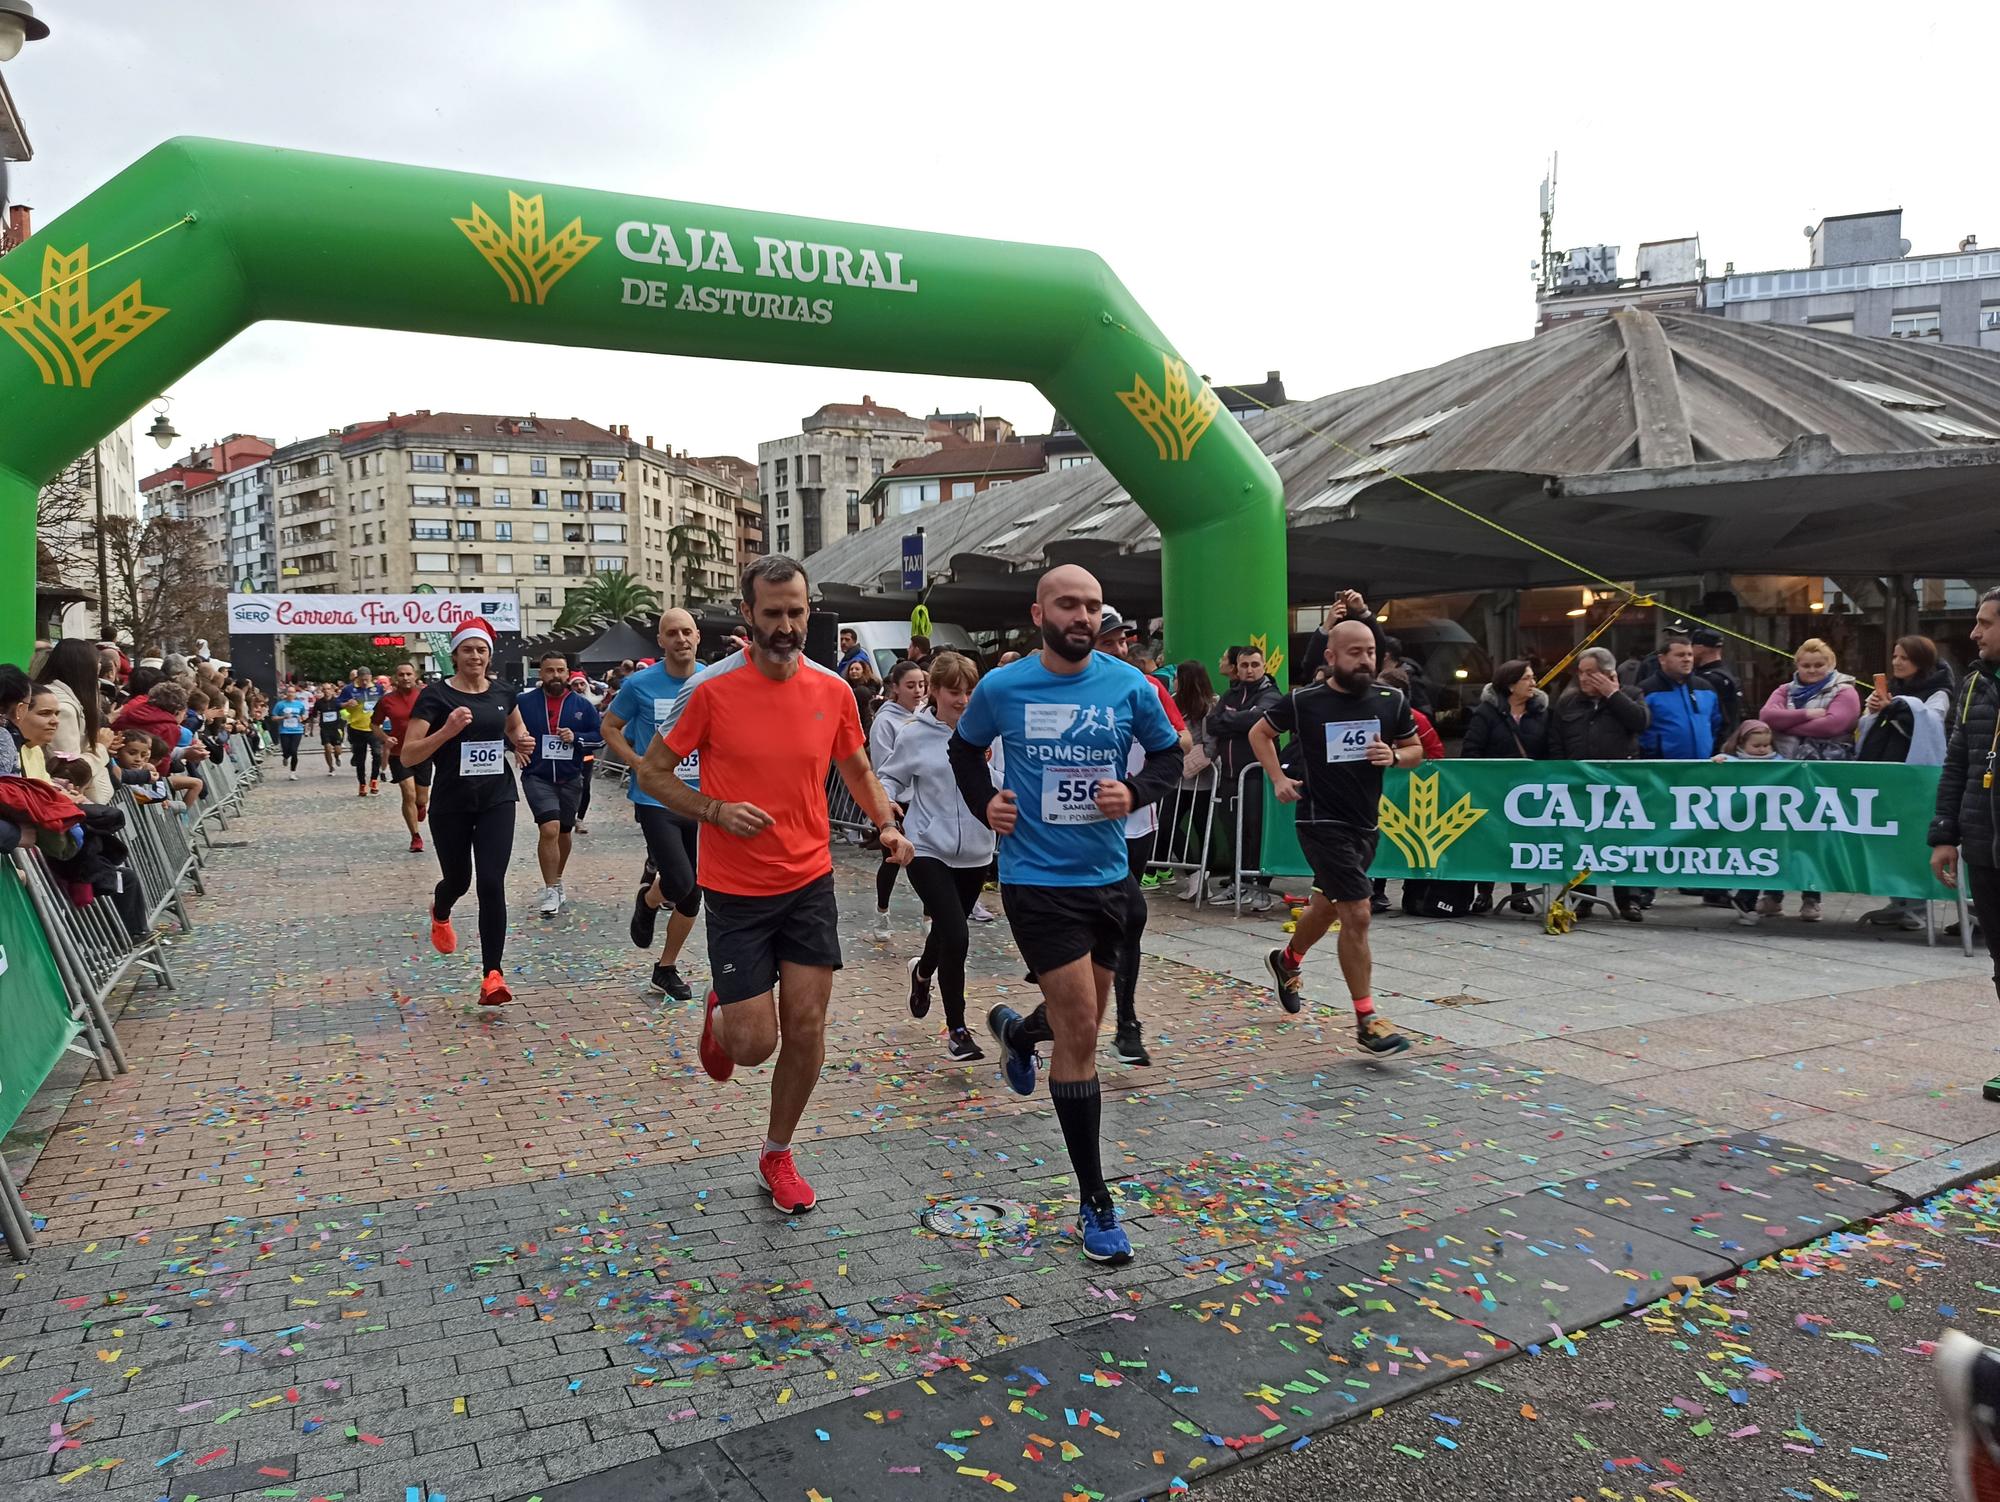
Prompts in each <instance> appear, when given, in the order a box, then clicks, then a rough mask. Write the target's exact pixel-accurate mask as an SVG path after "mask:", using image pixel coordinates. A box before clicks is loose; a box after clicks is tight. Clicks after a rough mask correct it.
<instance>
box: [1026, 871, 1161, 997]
mask: <svg viewBox="0 0 2000 1502" xmlns="http://www.w3.org/2000/svg"><path fill="white" fill-rule="evenodd" d="M1000 896H1001V900H1003V901H1004V902H1005V903H1006V904H1007V926H1008V927H1009V928H1011V929H1013V930H1014V943H1015V945H1016V946H1017V947H1018V948H1019V949H1020V951H1021V958H1022V959H1023V960H1024V961H1026V962H1027V966H1028V968H1029V969H1030V970H1032V971H1034V972H1035V974H1037V975H1046V974H1048V972H1049V971H1051V970H1059V969H1061V968H1062V967H1063V966H1064V965H1067V964H1069V963H1070V962H1071V961H1073V960H1080V959H1082V958H1083V957H1084V956H1085V955H1089V956H1090V959H1091V962H1092V963H1093V964H1095V965H1099V966H1101V967H1102V968H1104V969H1106V970H1115V969H1117V968H1118V955H1119V952H1120V951H1121V950H1122V949H1123V948H1124V947H1125V930H1126V924H1127V922H1128V920H1129V918H1130V909H1129V907H1128V906H1127V904H1129V903H1130V902H1131V900H1132V898H1131V880H1130V878H1129V877H1128V878H1126V879H1125V880H1122V881H1114V882H1112V883H1111V884H1110V885H1109V886H1104V887H1026V886H1015V885H1002V887H1001V888H1000Z"/></svg>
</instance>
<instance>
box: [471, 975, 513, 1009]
mask: <svg viewBox="0 0 2000 1502" xmlns="http://www.w3.org/2000/svg"><path fill="white" fill-rule="evenodd" d="M513 999H514V993H513V992H512V991H509V990H508V989H507V982H506V981H504V980H502V979H501V978H500V972H499V971H498V970H489V971H487V972H486V979H485V980H483V981H481V982H480V983H479V1004H480V1005H481V1006H483V1007H504V1006H505V1005H507V1003H508V1002H510V1001H512V1000H513Z"/></svg>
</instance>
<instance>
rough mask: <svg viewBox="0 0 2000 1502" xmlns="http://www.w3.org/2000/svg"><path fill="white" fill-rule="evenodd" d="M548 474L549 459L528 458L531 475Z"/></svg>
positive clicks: (535, 456)
mask: <svg viewBox="0 0 2000 1502" xmlns="http://www.w3.org/2000/svg"><path fill="white" fill-rule="evenodd" d="M548 472H549V461H548V460H547V459H545V458H543V457H541V456H540V455H539V454H531V455H530V456H529V457H528V473H529V474H531V475H546V474H547V473H548ZM543 603H544V604H546V603H547V602H546V601H544V602H543Z"/></svg>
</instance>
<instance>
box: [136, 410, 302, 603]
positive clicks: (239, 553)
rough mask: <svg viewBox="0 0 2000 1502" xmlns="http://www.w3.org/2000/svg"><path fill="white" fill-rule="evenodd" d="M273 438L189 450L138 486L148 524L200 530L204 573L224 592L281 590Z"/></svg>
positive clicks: (239, 438) (243, 438) (237, 438)
mask: <svg viewBox="0 0 2000 1502" xmlns="http://www.w3.org/2000/svg"><path fill="white" fill-rule="evenodd" d="M271 449H272V444H271V440H270V439H268V438H257V437H254V436H252V435H250V434H247V433H231V434H230V435H229V436H228V437H227V438H222V439H218V440H217V441H216V442H214V443H209V444H204V445H202V446H200V447H198V448H194V449H190V450H189V451H188V452H187V453H185V454H183V455H182V456H181V457H180V458H179V459H176V460H175V461H174V462H173V463H172V464H170V465H168V466H167V467H166V468H165V469H162V470H156V471H154V472H153V473H152V474H150V475H147V476H146V477H145V479H143V480H141V481H140V482H139V495H140V498H141V500H142V502H143V506H142V508H141V510H140V512H139V514H140V516H141V517H142V518H143V519H145V520H148V521H150V520H152V519H153V518H154V517H168V518H171V519H173V520H175V521H191V522H194V523H196V524H197V525H198V526H199V527H200V528H201V542H202V555H203V566H204V571H205V573H206V575H207V577H208V579H209V581H210V582H211V583H213V584H216V585H219V586H221V587H222V588H223V589H237V588H240V587H241V586H242V585H243V584H244V583H245V582H246V581H248V582H253V583H255V584H256V586H257V587H258V588H259V589H271V588H275V587H276V585H277V582H278V581H277V578H276V573H277V559H276V554H275V552H274V546H275V543H274V534H275V531H276V527H275V521H274V517H273V513H272V499H271V464H270V459H271Z"/></svg>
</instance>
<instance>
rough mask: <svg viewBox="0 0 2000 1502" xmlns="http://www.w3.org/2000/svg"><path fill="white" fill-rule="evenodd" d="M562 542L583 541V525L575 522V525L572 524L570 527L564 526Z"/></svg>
mask: <svg viewBox="0 0 2000 1502" xmlns="http://www.w3.org/2000/svg"><path fill="white" fill-rule="evenodd" d="M562 540H563V541H564V542H582V541H583V523H582V522H576V523H574V524H571V525H567V526H565V527H564V528H563V538H562Z"/></svg>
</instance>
